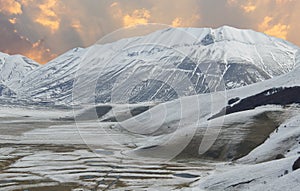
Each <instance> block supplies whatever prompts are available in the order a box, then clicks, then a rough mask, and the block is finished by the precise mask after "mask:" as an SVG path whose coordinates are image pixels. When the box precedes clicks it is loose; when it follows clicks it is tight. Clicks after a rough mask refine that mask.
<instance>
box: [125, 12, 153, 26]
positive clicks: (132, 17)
mask: <svg viewBox="0 0 300 191" xmlns="http://www.w3.org/2000/svg"><path fill="white" fill-rule="evenodd" d="M150 18H151V15H150V11H148V10H146V9H137V10H134V11H133V12H132V13H131V14H127V15H125V16H124V17H123V26H124V27H132V26H135V25H141V24H147V23H148V22H149V19H150Z"/></svg>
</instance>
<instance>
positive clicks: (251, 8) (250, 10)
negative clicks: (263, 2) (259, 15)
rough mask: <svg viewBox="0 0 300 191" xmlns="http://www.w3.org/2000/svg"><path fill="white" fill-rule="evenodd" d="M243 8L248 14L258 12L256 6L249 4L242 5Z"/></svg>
mask: <svg viewBox="0 0 300 191" xmlns="http://www.w3.org/2000/svg"><path fill="white" fill-rule="evenodd" d="M241 8H242V9H243V10H244V11H245V12H246V13H251V12H253V11H255V10H256V6H255V5H253V4H251V3H248V4H247V5H241Z"/></svg>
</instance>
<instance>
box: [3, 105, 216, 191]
mask: <svg viewBox="0 0 300 191" xmlns="http://www.w3.org/2000/svg"><path fill="white" fill-rule="evenodd" d="M15 112H18V113H19V114H20V116H19V117H13V116H16V115H15ZM24 113H27V114H26V115H23V112H22V111H21V112H20V111H17V110H14V109H11V110H10V112H7V111H6V112H5V113H4V112H2V115H1V120H0V121H1V122H0V131H1V135H0V153H1V156H0V190H1V191H2V190H3V191H10V190H22V191H23V190H30V191H32V190H33V191H35V190H38V191H42V190H47V191H48V190H55V191H60V190H61V191H67V190H78V191H79V190H172V189H182V188H188V187H189V185H190V184H192V183H193V182H195V181H197V180H199V179H200V178H201V177H204V176H207V175H208V174H209V173H210V172H211V171H212V170H214V169H215V164H213V163H209V162H207V161H195V160H191V161H170V162H164V163H162V162H159V161H154V160H149V161H141V160H139V159H134V158H130V157H127V156H125V155H122V154H121V153H120V152H118V151H119V150H120V148H118V146H117V145H116V144H114V145H105V142H106V140H105V139H104V138H105V136H106V135H105V134H103V135H102V137H101V138H103V140H101V143H99V141H97V144H98V146H99V144H101V147H103V149H98V150H97V153H95V152H93V150H92V149H91V148H89V147H88V146H87V145H85V142H84V140H83V139H82V138H81V135H80V134H83V133H84V134H85V135H86V136H88V137H89V138H91V139H93V138H94V139H99V136H100V135H99V134H95V133H94V132H95V131H98V130H97V129H98V128H99V126H98V125H97V124H96V123H92V122H86V127H87V128H86V131H85V132H78V129H77V128H76V125H75V123H74V122H73V121H66V120H58V116H64V115H69V114H70V113H69V112H61V111H56V112H52V113H51V112H49V111H43V112H40V114H37V113H36V112H33V113H32V114H33V115H35V116H37V115H40V116H39V119H37V118H33V117H31V116H30V115H31V113H30V112H29V114H28V111H24ZM46 116H48V117H46ZM55 118H56V119H55ZM105 126H107V127H109V123H105V124H104V125H103V127H104V128H105ZM116 136H117V135H116ZM123 138H124V136H123ZM98 148H99V147H98ZM122 149H123V148H122Z"/></svg>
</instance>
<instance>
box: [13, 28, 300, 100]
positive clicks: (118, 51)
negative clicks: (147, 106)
mask: <svg viewBox="0 0 300 191" xmlns="http://www.w3.org/2000/svg"><path fill="white" fill-rule="evenodd" d="M298 55H299V48H298V47H296V46H294V45H292V44H291V43H288V42H286V41H284V40H281V39H277V38H273V37H270V36H267V35H264V34H262V33H258V32H255V31H252V30H239V29H235V28H231V27H221V28H218V29H210V28H181V29H173V28H170V29H165V30H162V31H157V32H154V33H151V34H149V35H147V36H141V37H134V38H129V39H123V40H120V41H117V42H114V43H110V44H104V45H99V44H96V45H94V46H91V47H89V48H87V49H75V50H72V51H70V52H67V53H66V54H64V55H62V56H61V57H60V58H58V59H56V60H54V61H51V62H50V63H48V64H47V65H46V66H44V67H41V68H39V69H37V70H35V71H34V72H33V73H31V74H30V75H29V76H28V77H26V78H25V79H24V80H23V81H22V84H21V87H22V88H21V89H20V90H19V91H18V92H17V93H18V94H19V95H21V96H22V97H24V98H39V99H42V100H55V101H59V102H62V103H70V102H71V101H72V99H71V92H72V88H73V85H74V83H73V82H74V76H75V75H77V83H76V84H75V88H77V89H78V90H82V92H77V95H75V98H76V99H78V100H75V101H79V102H80V101H82V100H83V98H89V99H85V101H87V102H94V101H95V99H96V102H100V103H105V102H126V101H128V100H129V101H130V102H142V101H153V100H160V101H168V100H172V99H175V98H177V97H182V96H186V95H194V94H198V93H208V92H214V91H216V90H224V89H225V88H226V89H233V88H237V87H241V86H245V85H249V84H252V83H256V82H260V81H264V80H266V79H270V78H273V77H274V76H279V75H282V74H284V73H287V72H289V71H291V70H292V69H293V68H294V67H295V66H296V63H297V59H298ZM77 69H78V70H79V71H78V72H77V73H76V70H77ZM87 87H88V88H89V89H87ZM90 89H92V90H91V91H90ZM113 90H114V91H116V92H112V91H113ZM118 91H120V92H122V97H119V96H115V97H113V98H112V94H113V95H115V94H119V93H120V92H118ZM92 93H95V94H96V95H95V96H94V95H93V94H92Z"/></svg>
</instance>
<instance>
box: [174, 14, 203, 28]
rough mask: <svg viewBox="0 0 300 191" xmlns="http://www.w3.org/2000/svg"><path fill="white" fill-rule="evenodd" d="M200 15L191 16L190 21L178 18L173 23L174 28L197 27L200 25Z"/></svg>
mask: <svg viewBox="0 0 300 191" xmlns="http://www.w3.org/2000/svg"><path fill="white" fill-rule="evenodd" d="M200 18H201V17H200V15H198V14H196V15H193V16H191V17H190V18H188V19H184V18H182V17H177V18H175V19H174V20H173V21H172V24H171V25H172V26H173V27H190V26H196V25H197V24H199V23H200Z"/></svg>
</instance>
